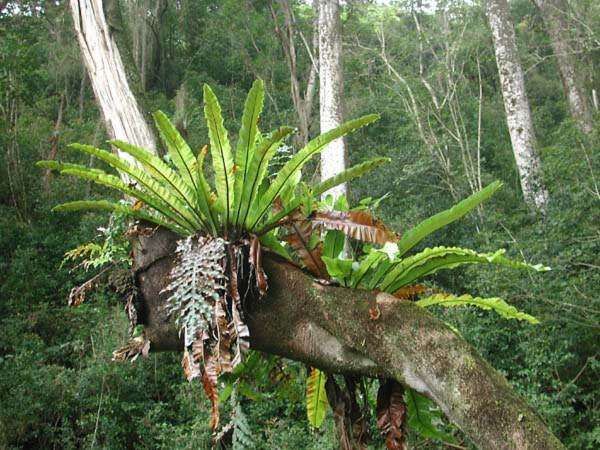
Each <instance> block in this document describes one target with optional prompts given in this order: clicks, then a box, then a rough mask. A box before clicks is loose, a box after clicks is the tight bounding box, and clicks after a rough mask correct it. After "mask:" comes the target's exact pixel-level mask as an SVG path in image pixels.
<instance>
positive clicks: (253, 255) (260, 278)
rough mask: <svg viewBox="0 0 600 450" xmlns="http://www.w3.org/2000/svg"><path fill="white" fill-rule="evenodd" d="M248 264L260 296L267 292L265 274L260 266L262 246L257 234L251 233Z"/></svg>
mask: <svg viewBox="0 0 600 450" xmlns="http://www.w3.org/2000/svg"><path fill="white" fill-rule="evenodd" d="M250 265H251V266H252V268H253V269H254V278H255V280H256V287H257V289H258V293H259V294H260V296H261V297H262V296H264V295H265V294H266V293H267V288H268V284H267V275H266V274H265V271H264V269H263V266H262V247H261V246H260V240H259V238H258V236H256V235H252V237H251V240H250Z"/></svg>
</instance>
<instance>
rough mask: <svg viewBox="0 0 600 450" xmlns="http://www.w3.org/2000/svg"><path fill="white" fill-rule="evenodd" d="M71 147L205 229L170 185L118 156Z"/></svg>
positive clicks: (81, 146) (81, 145)
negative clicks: (112, 168) (116, 172)
mask: <svg viewBox="0 0 600 450" xmlns="http://www.w3.org/2000/svg"><path fill="white" fill-rule="evenodd" d="M69 147H70V148H73V149H75V150H79V151H81V152H84V153H87V154H90V155H93V156H96V157H97V158H99V159H101V160H103V161H104V162H106V163H107V164H109V165H110V166H112V167H114V168H115V169H117V170H119V171H120V172H123V173H125V174H127V175H128V176H130V177H131V178H132V179H134V180H135V181H137V182H139V183H140V184H141V185H142V186H144V187H145V188H146V189H148V191H149V192H152V193H153V194H154V195H156V196H157V197H158V198H160V199H162V200H163V201H165V202H167V203H168V204H170V205H171V206H173V208H175V209H176V210H177V211H178V212H179V213H180V214H181V215H182V216H183V217H185V218H186V221H188V222H189V223H190V225H193V226H194V228H196V229H198V230H200V229H202V228H203V227H202V224H201V221H200V219H199V218H198V217H196V215H195V214H193V207H192V205H190V204H186V203H185V198H183V197H182V196H181V195H180V194H179V193H177V192H175V191H173V190H172V189H170V187H169V186H168V185H165V184H163V182H161V181H159V180H157V179H155V178H153V177H152V176H150V175H149V174H147V173H146V172H144V171H143V170H142V169H140V168H139V167H136V166H132V165H130V164H129V163H127V162H126V161H124V160H122V159H121V158H119V157H118V156H116V155H113V154H112V153H110V152H107V151H106V150H102V149H100V148H96V147H93V146H91V145H83V144H71V145H70V146H69Z"/></svg>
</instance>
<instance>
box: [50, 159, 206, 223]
mask: <svg viewBox="0 0 600 450" xmlns="http://www.w3.org/2000/svg"><path fill="white" fill-rule="evenodd" d="M61 174H64V175H72V176H76V177H79V178H82V179H85V180H90V181H93V182H94V183H97V184H101V185H103V186H107V187H110V188H112V189H115V190H117V191H119V192H121V193H123V194H125V195H128V196H130V197H134V198H136V199H138V200H141V201H142V202H144V203H145V204H146V205H147V206H148V207H150V208H152V209H154V210H155V211H156V212H157V213H159V214H161V215H163V216H165V217H166V218H167V219H169V220H172V221H173V222H175V223H176V224H178V225H179V226H180V227H181V228H183V229H185V230H187V231H188V234H194V232H195V231H196V230H194V228H193V227H192V226H191V225H190V224H189V223H188V222H187V221H186V219H185V217H182V216H181V215H179V212H178V211H177V210H176V209H173V207H172V206H171V205H169V204H168V203H167V202H165V201H163V200H161V199H160V198H159V197H156V196H155V195H153V194H151V193H148V192H144V191H142V190H140V189H136V188H135V187H132V186H131V185H129V184H127V183H125V182H124V181H122V180H121V179H120V178H119V177H117V176H115V175H111V174H108V173H105V172H102V171H97V170H94V171H90V170H87V169H80V168H66V169H63V170H62V171H61Z"/></svg>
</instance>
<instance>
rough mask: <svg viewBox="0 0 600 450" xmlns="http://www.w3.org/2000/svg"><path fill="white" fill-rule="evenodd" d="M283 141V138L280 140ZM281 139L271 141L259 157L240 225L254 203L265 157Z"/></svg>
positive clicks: (246, 217) (244, 221)
mask: <svg viewBox="0 0 600 450" xmlns="http://www.w3.org/2000/svg"><path fill="white" fill-rule="evenodd" d="M281 139H283V137H282V138H281ZM281 139H273V141H272V142H271V144H269V146H268V147H267V148H266V149H265V151H264V152H263V153H262V155H261V157H260V161H259V163H258V167H257V170H256V172H255V176H254V180H253V181H252V189H251V190H250V198H249V199H248V205H247V207H246V211H245V213H244V220H242V222H241V223H242V224H245V223H246V220H248V214H249V213H250V209H251V208H252V204H253V203H254V202H253V200H256V199H255V194H256V189H258V186H257V184H258V178H259V175H260V171H261V169H262V165H263V163H264V161H265V158H266V157H267V155H268V154H269V150H271V149H272V148H273V146H274V145H277V143H278V142H279V141H281ZM253 228H254V227H250V228H249V229H250V230H253Z"/></svg>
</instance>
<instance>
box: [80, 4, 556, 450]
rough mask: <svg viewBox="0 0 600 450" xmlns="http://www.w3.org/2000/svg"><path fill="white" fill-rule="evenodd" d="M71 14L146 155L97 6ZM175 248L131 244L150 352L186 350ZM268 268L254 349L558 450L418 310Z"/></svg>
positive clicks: (103, 89) (99, 82)
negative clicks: (178, 314) (170, 297)
mask: <svg viewBox="0 0 600 450" xmlns="http://www.w3.org/2000/svg"><path fill="white" fill-rule="evenodd" d="M71 7H72V11H73V14H74V22H75V24H76V25H75V26H76V30H77V33H78V39H79V43H80V45H81V48H82V53H83V55H84V60H85V62H86V67H87V68H88V71H89V75H90V80H91V82H92V86H93V87H94V92H95V94H96V98H97V100H98V103H99V104H100V107H101V110H102V112H103V116H104V118H105V120H106V124H107V127H108V130H109V133H110V134H111V136H112V137H116V138H120V139H125V140H128V141H129V142H131V143H134V144H136V145H140V146H144V147H146V148H149V149H150V150H152V149H153V148H154V139H153V137H152V135H151V133H150V130H149V128H148V126H147V125H146V123H145V122H144V119H143V116H142V114H141V113H140V110H139V109H138V106H137V104H136V102H135V99H134V97H133V95H132V94H131V91H130V90H129V87H128V85H127V81H126V79H125V75H124V70H123V65H122V62H121V59H120V57H119V53H118V51H117V49H116V47H115V45H114V41H113V40H112V39H111V37H110V35H109V34H108V30H107V28H106V22H105V21H104V16H103V14H102V5H101V2H100V0H71ZM175 240H176V237H175V236H174V235H173V234H172V233H170V232H168V231H165V230H161V229H158V230H157V231H155V232H154V234H153V235H152V236H146V237H144V236H139V237H138V240H135V241H134V242H133V248H134V271H135V277H136V282H137V283H138V285H139V288H140V295H141V304H140V305H139V317H140V321H141V323H143V324H145V325H146V336H147V337H148V338H149V339H150V341H151V348H152V349H153V350H180V349H181V348H182V346H181V342H180V339H179V336H178V332H177V330H176V329H175V327H174V325H173V323H172V322H171V321H170V320H169V318H168V317H167V316H166V309H165V308H164V302H165V300H166V298H165V297H166V296H165V294H164V293H162V294H161V292H162V291H163V289H164V288H165V287H166V285H167V283H168V282H169V274H170V270H171V266H172V261H173V258H172V255H173V251H174V249H175ZM265 270H266V272H267V274H268V275H269V283H270V287H269V292H268V295H267V296H266V297H265V298H264V299H262V300H260V301H254V302H253V301H251V299H249V302H248V311H247V312H248V314H247V315H248V317H247V321H248V325H249V327H250V331H251V341H252V346H253V347H254V348H255V349H257V350H260V351H265V352H269V353H273V354H277V355H281V356H284V357H288V358H292V359H295V360H298V361H303V362H305V363H307V364H310V365H312V366H315V367H319V368H321V369H323V370H326V371H329V372H338V373H345V374H356V375H369V376H383V377H388V378H394V379H396V380H398V381H400V382H402V383H405V384H406V385H408V386H411V387H413V388H414V389H417V390H418V391H420V392H424V393H426V394H427V395H429V396H430V397H431V398H433V399H434V400H435V401H436V402H437V403H438V404H439V405H440V407H441V408H442V409H443V410H444V412H445V413H446V414H447V416H448V417H449V419H450V420H452V421H453V422H454V423H456V424H457V425H458V426H460V427H461V428H462V429H463V430H464V431H465V433H466V434H467V435H468V436H469V437H470V438H471V439H472V440H473V442H474V443H475V444H476V445H479V446H480V447H482V448H489V449H505V448H506V449H508V448H518V449H525V448H527V449H540V450H542V449H544V450H547V449H557V448H563V447H562V445H561V444H560V442H559V441H558V440H557V439H556V438H555V437H554V436H553V435H552V434H551V433H550V431H549V430H548V429H547V427H546V426H545V425H544V424H543V422H542V421H541V420H540V418H539V417H538V416H537V415H536V414H535V412H533V411H532V410H531V408H530V407H529V406H527V404H526V403H525V402H524V401H523V400H522V399H521V398H520V397H518V396H517V395H516V394H515V393H514V392H513V391H512V390H511V388H510V386H509V385H508V383H507V381H506V380H505V379H504V378H503V377H502V376H501V375H499V374H498V373H497V372H495V371H494V369H493V368H492V367H491V366H490V365H489V364H487V363H486V362H485V361H483V360H482V359H481V357H480V356H478V355H477V354H476V353H475V351H474V350H473V348H472V347H470V346H469V344H467V343H466V342H465V341H464V340H463V339H462V338H461V337H460V336H458V335H457V334H456V333H454V332H453V331H452V330H451V329H449V328H448V327H447V326H446V325H445V324H444V323H443V322H441V321H439V320H437V319H435V318H434V317H433V316H431V315H430V314H429V313H427V312H426V311H425V310H424V309H422V308H420V307H418V306H416V305H415V304H414V303H411V302H408V301H399V300H397V299H395V298H394V297H392V296H390V295H387V294H383V293H375V292H369V291H363V290H349V289H344V288H339V287H326V286H322V285H320V284H318V283H316V282H315V281H314V280H313V279H312V278H311V277H309V276H308V275H306V274H305V273H304V272H302V271H301V270H300V269H298V268H296V267H294V266H291V265H289V264H288V263H285V262H282V261H279V260H277V259H275V258H274V257H272V256H267V257H266V258H265ZM292 300H293V301H292ZM370 308H378V309H379V310H380V312H381V314H380V316H379V318H378V319H377V320H371V318H370V314H369V309H370ZM274 318H277V319H276V320H274Z"/></svg>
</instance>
